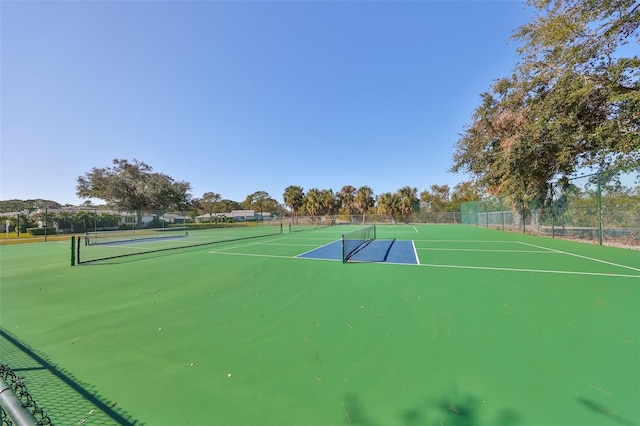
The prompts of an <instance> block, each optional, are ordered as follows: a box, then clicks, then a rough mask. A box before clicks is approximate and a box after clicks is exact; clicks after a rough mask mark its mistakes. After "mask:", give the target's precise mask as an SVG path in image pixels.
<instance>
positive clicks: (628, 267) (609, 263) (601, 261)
mask: <svg viewBox="0 0 640 426" xmlns="http://www.w3.org/2000/svg"><path fill="white" fill-rule="evenodd" d="M520 244H523V245H525V246H529V247H535V248H539V249H544V250H548V251H551V252H553V253H560V254H566V255H568V256H574V257H579V258H581V259H586V260H592V261H594V262H599V263H604V264H605V265H611V266H617V267H619V268H624V269H631V270H632V271H638V272H640V268H634V267H632V266H627V265H620V264H618V263H613V262H607V261H606V260H602V259H596V258H594V257H587V256H582V255H580V254H575V253H569V252H568V251H562V250H556V249H552V248H548V247H542V246H537V245H535V244H529V243H523V242H520Z"/></svg>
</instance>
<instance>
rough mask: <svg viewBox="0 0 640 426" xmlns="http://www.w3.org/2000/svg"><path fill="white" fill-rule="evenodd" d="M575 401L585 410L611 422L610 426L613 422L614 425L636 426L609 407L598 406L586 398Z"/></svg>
mask: <svg viewBox="0 0 640 426" xmlns="http://www.w3.org/2000/svg"><path fill="white" fill-rule="evenodd" d="M577 400H578V402H579V403H580V404H582V405H583V406H584V407H585V408H586V409H588V410H591V411H592V412H594V413H597V414H600V415H601V416H604V418H607V419H609V420H611V422H610V423H611V424H613V423H614V422H615V423H618V424H620V425H624V426H635V425H637V423H634V422H632V421H631V420H629V419H626V418H624V417H622V416H621V415H620V414H618V413H617V412H616V411H615V410H613V409H611V408H609V407H605V406H604V405H601V404H598V403H597V402H595V401H592V400H590V399H587V398H577Z"/></svg>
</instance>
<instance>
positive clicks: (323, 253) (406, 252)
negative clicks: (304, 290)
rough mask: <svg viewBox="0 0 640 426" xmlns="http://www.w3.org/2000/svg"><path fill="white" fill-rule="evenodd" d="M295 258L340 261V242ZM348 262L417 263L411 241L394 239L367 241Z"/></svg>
mask: <svg viewBox="0 0 640 426" xmlns="http://www.w3.org/2000/svg"><path fill="white" fill-rule="evenodd" d="M296 257H302V258H305V259H321V260H339V261H342V244H341V241H340V240H338V241H334V242H332V243H329V244H326V245H324V246H322V247H318V248H317V249H314V250H311V251H308V252H306V253H302V254H301V255H298V256H296ZM349 262H384V263H403V264H409V265H417V264H418V263H419V261H418V256H417V254H416V249H415V246H414V244H413V241H405V240H395V239H394V240H373V241H369V242H367V243H365V244H363V245H362V246H361V247H359V248H358V250H357V251H356V252H355V253H353V254H352V255H351V257H350V258H349Z"/></svg>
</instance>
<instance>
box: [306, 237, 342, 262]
mask: <svg viewBox="0 0 640 426" xmlns="http://www.w3.org/2000/svg"><path fill="white" fill-rule="evenodd" d="M337 241H340V240H335V241H331V242H330V243H327V244H325V245H323V246H320V247H317V248H314V249H311V250H307V251H305V252H304V253H300V254H298V255H296V256H295V257H296V258H298V257H300V256H304V255H305V254H307V253H311V252H312V251H316V250H319V249H321V248H322V247H326V246H330V245H331V244H334V243H336V242H337Z"/></svg>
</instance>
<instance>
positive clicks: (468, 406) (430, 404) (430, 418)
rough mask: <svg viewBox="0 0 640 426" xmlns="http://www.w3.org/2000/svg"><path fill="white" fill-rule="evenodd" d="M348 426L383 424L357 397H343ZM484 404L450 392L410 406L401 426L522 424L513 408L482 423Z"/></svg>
mask: <svg viewBox="0 0 640 426" xmlns="http://www.w3.org/2000/svg"><path fill="white" fill-rule="evenodd" d="M342 404H343V408H344V412H345V424H353V425H364V426H374V425H378V424H381V423H380V422H377V421H376V420H375V419H374V418H373V417H372V416H371V415H370V414H368V413H367V412H366V409H365V407H364V406H363V405H362V403H361V401H360V399H359V398H358V396H357V395H355V394H347V395H345V397H344V398H343V403H342ZM482 405H483V403H482V401H481V400H480V399H479V398H477V397H475V396H473V395H471V394H468V393H467V394H459V393H458V392H448V393H445V394H443V395H441V396H440V397H438V398H429V399H426V400H424V403H422V404H417V405H416V406H413V407H409V408H407V409H405V410H402V411H401V412H400V413H399V424H401V425H404V426H437V425H448V426H485V425H491V426H517V425H519V424H522V417H521V415H520V414H519V413H518V412H517V411H516V410H513V409H502V410H500V411H499V412H498V413H497V414H496V415H495V416H494V418H493V419H491V420H490V421H489V422H488V423H487V422H486V421H485V423H482V421H481V420H480V416H479V414H480V411H481V410H482Z"/></svg>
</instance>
